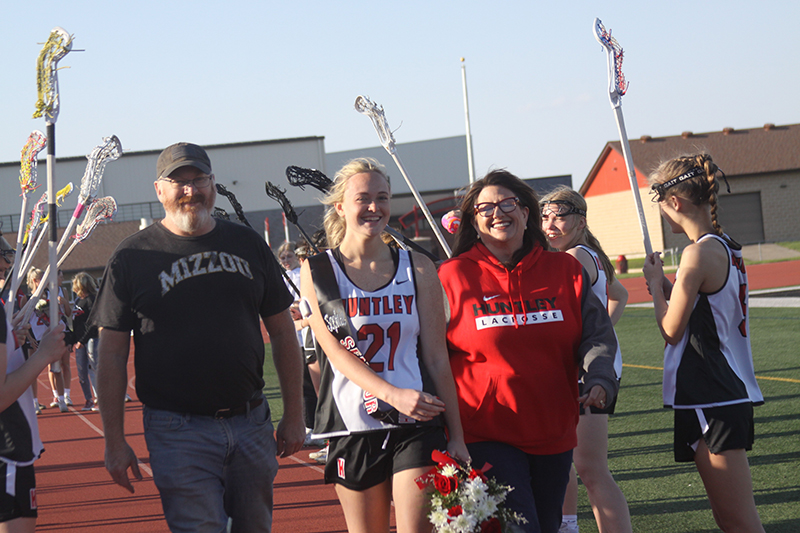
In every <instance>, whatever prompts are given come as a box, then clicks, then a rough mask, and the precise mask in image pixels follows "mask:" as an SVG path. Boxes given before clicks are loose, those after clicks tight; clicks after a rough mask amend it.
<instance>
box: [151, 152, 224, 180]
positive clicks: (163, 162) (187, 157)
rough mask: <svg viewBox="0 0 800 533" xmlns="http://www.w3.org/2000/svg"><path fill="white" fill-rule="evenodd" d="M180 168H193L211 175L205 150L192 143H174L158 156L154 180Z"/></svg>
mask: <svg viewBox="0 0 800 533" xmlns="http://www.w3.org/2000/svg"><path fill="white" fill-rule="evenodd" d="M181 167H195V168H199V169H200V170H202V171H203V172H205V173H206V174H211V160H210V159H209V158H208V154H207V153H206V151H205V150H203V149H202V148H201V147H199V146H197V145H196V144H192V143H175V144H173V145H170V146H167V147H166V148H164V151H163V152H161V155H159V156H158V162H157V163H156V171H157V172H158V175H157V176H156V178H166V177H167V176H169V175H170V174H172V173H173V172H174V171H175V170H177V169H179V168H181Z"/></svg>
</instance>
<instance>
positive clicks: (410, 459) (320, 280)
mask: <svg viewBox="0 0 800 533" xmlns="http://www.w3.org/2000/svg"><path fill="white" fill-rule="evenodd" d="M390 197H391V190H390V185H389V179H388V177H387V175H386V172H385V170H384V168H383V167H382V166H381V165H380V164H379V163H378V162H377V161H375V160H372V159H355V160H353V161H350V162H348V163H347V164H346V165H345V166H344V167H343V168H342V169H341V170H340V171H339V172H337V174H336V178H335V181H334V185H333V186H332V188H331V191H330V192H329V193H328V195H327V196H326V198H325V199H324V200H323V203H325V204H326V205H327V206H328V208H327V210H326V214H325V229H326V233H327V238H328V244H329V246H330V250H329V251H328V252H326V253H324V254H319V255H317V256H314V257H310V258H309V259H308V260H307V261H305V262H304V263H303V265H302V268H301V282H300V289H301V292H302V295H303V297H304V299H305V300H306V302H307V303H306V302H303V303H301V306H303V307H306V316H307V317H308V320H309V322H310V323H311V328H312V329H313V331H314V335H315V336H316V339H317V342H318V344H319V346H320V348H321V353H319V358H320V366H321V370H322V379H321V384H320V394H319V401H318V404H317V411H316V418H315V425H314V437H326V438H330V450H329V452H328V461H327V463H326V467H325V481H326V482H327V483H335V484H336V493H337V495H338V497H339V501H340V502H341V504H342V508H343V510H344V515H345V519H346V521H347V528H348V530H349V531H351V532H356V531H359V532H360V531H388V530H389V520H390V508H391V504H392V501H393V502H394V507H395V517H396V524H397V531H398V533H411V532H419V533H422V532H423V531H424V532H429V531H430V530H431V525H430V523H429V522H428V520H427V516H426V515H427V495H426V494H425V492H423V491H421V490H420V489H419V488H418V487H417V485H416V483H415V481H414V480H415V479H416V478H417V477H419V476H421V475H423V474H424V473H425V472H427V471H428V470H429V469H430V466H431V465H433V464H434V463H433V461H432V458H431V453H432V452H433V450H434V449H439V450H442V449H444V448H445V447H446V448H447V450H449V452H450V454H451V455H452V456H453V457H455V458H457V459H459V460H462V461H466V460H469V452H468V451H467V449H466V445H465V444H464V439H463V433H462V429H461V422H460V418H459V411H458V400H457V398H456V391H455V384H454V382H453V377H452V373H451V371H450V364H449V362H448V359H447V347H446V345H445V319H444V314H443V309H444V307H443V293H442V288H441V285H440V283H439V279H438V277H437V275H436V269H435V268H434V265H433V263H432V262H431V261H430V260H428V259H427V258H425V257H424V256H422V255H419V254H416V253H409V252H407V251H404V250H400V251H398V250H396V249H394V248H390V247H389V246H388V245H387V244H385V243H384V241H383V240H382V237H381V234H382V233H383V229H384V228H385V227H386V224H387V223H388V221H389V216H390ZM309 313H310V314H309ZM345 345H346V346H348V347H349V348H350V350H348V349H346V348H345ZM445 425H446V427H447V432H448V436H449V442H448V441H447V440H446V438H445V432H444V426H445Z"/></svg>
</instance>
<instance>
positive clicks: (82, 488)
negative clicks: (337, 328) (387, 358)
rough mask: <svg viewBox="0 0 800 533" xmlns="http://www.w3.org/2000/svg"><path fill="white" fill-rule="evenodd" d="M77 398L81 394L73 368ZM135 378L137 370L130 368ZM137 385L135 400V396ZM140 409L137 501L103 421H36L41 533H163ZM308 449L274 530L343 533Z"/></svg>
mask: <svg viewBox="0 0 800 533" xmlns="http://www.w3.org/2000/svg"><path fill="white" fill-rule="evenodd" d="M747 272H748V277H749V281H750V288H751V289H752V290H757V289H766V288H774V287H789V286H795V285H800V261H787V262H782V263H768V264H761V265H750V266H748V267H747ZM622 283H623V285H625V287H626V288H627V289H628V293H629V302H630V303H638V302H645V301H650V296H649V295H648V294H647V288H646V286H645V283H644V278H641V277H639V278H629V279H625V280H622ZM72 375H73V379H72V387H71V389H72V396H73V400H76V403H77V404H80V403H82V402H81V401H79V400H80V397H81V396H82V395H81V391H80V386H79V385H78V379H77V373H76V371H75V368H74V364H73V372H72ZM129 375H130V376H133V362H132V359H131V363H130V365H129ZM132 384H133V380H131V382H130V390H129V392H130V394H131V396H135V391H134V389H133V386H132ZM39 391H40V394H39V396H40V401H41V402H43V403H44V402H45V400H46V399H48V398H49V396H50V386H49V384H47V383H46V376H45V374H42V376H40V378H39ZM141 411H142V405H141V404H140V403H139V402H137V401H134V402H131V403H129V404H127V407H126V433H127V435H128V442H129V443H130V444H131V446H132V447H133V449H134V451H135V452H136V454H137V456H138V457H139V460H140V461H141V462H142V464H141V467H140V468H141V470H142V474H143V475H144V480H143V481H140V482H135V483H134V487H135V488H136V493H135V494H132V495H131V494H128V492H127V491H125V490H124V489H123V488H122V487H119V486H117V485H115V484H114V483H113V482H112V481H111V478H110V477H109V475H108V473H107V472H106V470H105V468H104V466H103V437H102V427H103V426H102V422H101V420H100V414H99V413H93V412H89V413H82V412H80V411H77V410H75V409H74V408H72V409H70V412H69V413H60V412H58V410H57V409H53V408H48V409H46V410H45V411H43V412H42V415H41V416H40V417H39V427H40V430H41V434H42V440H43V441H44V443H45V448H46V450H45V453H44V454H43V455H42V458H41V459H40V460H39V461H38V462H37V463H36V477H37V484H38V488H37V493H38V502H39V520H38V525H37V530H38V531H48V532H64V533H66V532H69V533H74V532H78V531H80V532H83V531H87V532H90V533H100V532H109V533H111V532H113V533H117V532H120V533H127V532H135V533H150V532H158V533H165V532H167V531H169V530H168V529H167V525H166V522H165V521H164V518H163V515H162V511H161V502H160V500H159V498H158V492H157V491H156V488H155V485H154V484H153V480H152V477H151V476H150V473H149V467H148V454H147V449H146V447H145V444H144V436H143V430H142V416H141ZM309 451H311V450H309V449H304V450H303V451H301V452H299V453H297V454H296V455H295V456H294V457H291V458H287V459H281V460H280V466H281V468H280V471H279V472H278V477H277V479H276V481H275V512H274V520H273V530H274V531H275V532H276V533H282V532H285V531H292V532H294V531H302V532H308V533H317V532H319V533H322V532H327V533H333V532H345V531H347V528H346V526H345V521H344V515H343V514H342V510H341V507H340V506H339V502H338V500H337V498H336V494H335V491H334V489H333V487H332V486H330V485H325V484H324V483H323V482H322V469H321V468H320V467H319V466H318V465H316V464H314V463H312V462H311V461H309V460H308V452H309Z"/></svg>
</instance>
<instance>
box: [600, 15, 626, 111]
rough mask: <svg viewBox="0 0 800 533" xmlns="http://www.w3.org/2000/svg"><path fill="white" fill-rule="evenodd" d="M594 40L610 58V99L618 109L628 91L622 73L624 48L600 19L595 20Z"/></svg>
mask: <svg viewBox="0 0 800 533" xmlns="http://www.w3.org/2000/svg"><path fill="white" fill-rule="evenodd" d="M593 29H594V38H595V39H597V42H599V43H600V44H602V45H603V48H605V50H606V54H607V56H608V94H609V96H608V98H609V100H610V101H611V105H612V106H614V107H618V106H619V105H620V99H621V98H622V96H623V95H624V94H625V93H626V92H627V91H628V83H627V82H626V81H625V74H623V73H622V58H623V56H624V52H623V51H622V46H620V44H619V43H618V42H617V40H616V39H615V38H614V37H612V36H611V31H608V30H606V28H605V26H603V23H602V22H601V21H600V19H598V18H596V19H594V24H593Z"/></svg>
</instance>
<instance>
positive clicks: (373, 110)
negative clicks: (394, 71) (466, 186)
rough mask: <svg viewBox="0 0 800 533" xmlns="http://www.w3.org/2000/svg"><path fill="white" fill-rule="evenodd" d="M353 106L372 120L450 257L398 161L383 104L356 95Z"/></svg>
mask: <svg viewBox="0 0 800 533" xmlns="http://www.w3.org/2000/svg"><path fill="white" fill-rule="evenodd" d="M355 107H356V111H358V112H359V113H361V114H362V115H366V116H368V117H369V118H370V120H371V121H372V125H373V126H374V127H375V131H376V132H377V133H378V139H380V142H381V145H383V147H384V148H385V149H386V151H387V152H389V155H391V156H392V159H394V162H395V163H396V164H397V168H399V169H400V173H401V174H402V175H403V179H405V180H406V184H407V185H408V188H409V189H410V190H411V193H412V194H413V195H414V199H415V200H416V201H417V205H419V208H420V210H421V211H422V213H423V214H424V215H425V219H426V220H427V221H428V224H430V227H431V230H432V231H433V233H434V235H436V239H437V240H438V241H439V244H440V245H441V247H442V249H443V250H444V251H445V253H446V254H447V257H451V256H452V255H453V253H452V252H451V251H450V246H449V245H448V244H447V241H446V240H445V239H444V235H443V234H442V232H441V231H440V230H439V227H438V225H437V224H436V222H434V220H433V215H431V212H430V210H429V209H428V206H427V205H425V202H423V201H422V196H420V194H419V191H418V190H417V188H416V187H415V186H414V183H413V182H412V181H411V178H410V177H409V176H408V173H407V172H406V169H405V167H404V166H403V163H402V161H400V158H399V157H398V156H397V149H396V148H395V140H394V135H392V130H391V129H389V123H388V122H387V120H386V115H385V114H384V112H383V106H379V105H378V104H376V103H374V102H372V101H371V100H370V99H369V98H367V97H366V96H358V97H357V98H356V103H355Z"/></svg>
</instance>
